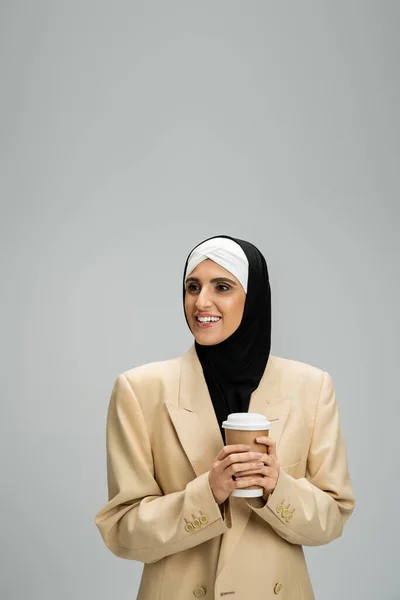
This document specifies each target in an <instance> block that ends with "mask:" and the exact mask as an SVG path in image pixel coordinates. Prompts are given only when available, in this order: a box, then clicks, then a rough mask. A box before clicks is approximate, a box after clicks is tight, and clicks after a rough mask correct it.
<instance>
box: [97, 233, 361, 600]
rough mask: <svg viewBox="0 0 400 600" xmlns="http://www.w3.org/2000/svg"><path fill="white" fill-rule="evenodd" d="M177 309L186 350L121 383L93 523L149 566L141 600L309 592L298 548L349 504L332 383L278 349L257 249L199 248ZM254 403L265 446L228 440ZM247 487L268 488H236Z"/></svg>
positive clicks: (319, 535) (306, 599) (323, 532)
mask: <svg viewBox="0 0 400 600" xmlns="http://www.w3.org/2000/svg"><path fill="white" fill-rule="evenodd" d="M183 305H184V314H185V317H186V321H187V324H188V326H189V328H190V330H191V332H192V334H193V337H194V344H193V345H192V346H191V348H190V349H189V351H188V352H186V354H185V355H184V356H181V357H179V358H176V359H173V360H167V361H163V362H155V363H151V364H148V365H142V366H138V367H135V368H134V369H130V370H129V371H126V372H125V373H122V374H121V375H120V376H119V377H118V379H117V380H116V382H115V384H114V388H113V391H112V394H111V399H110V405H109V410H108V416H107V473H108V503H107V504H106V505H105V506H104V507H103V508H102V509H101V510H100V512H99V513H98V514H97V515H96V525H97V527H98V528H99V530H100V533H101V535H102V537H103V539H104V542H105V544H106V545H107V547H108V548H109V549H110V550H111V551H112V552H113V553H114V554H115V555H117V556H119V557H121V558H125V559H131V560H138V561H141V562H144V563H145V567H144V569H143V575H142V580H141V584H140V589H139V595H138V597H137V599H138V600H155V599H156V598H160V599H161V598H163V600H187V599H188V598H192V597H193V596H195V597H196V598H206V600H207V599H209V600H217V599H220V598H221V597H224V596H228V595H234V596H235V599H236V600H252V599H254V598H265V599H266V600H267V599H272V598H274V597H276V595H278V594H281V593H282V592H283V595H282V598H290V599H291V600H297V599H298V598H302V600H314V593H313V590H312V586H311V582H310V578H309V574H308V570H307V566H306V562H305V558H304V554H303V550H302V548H301V546H302V545H308V546H310V545H311V546H314V545H319V544H326V543H328V542H330V541H331V540H333V539H335V538H337V537H339V536H340V535H341V534H342V530H343V526H344V524H345V522H346V521H347V519H348V518H349V516H350V515H351V513H352V511H353V508H354V495H353V491H352V486H351V481H350V476H349V473H348V468H347V459H346V452H345V445H344V441H343V436H342V432H341V428H340V422H339V411H338V407H337V403H336V397H335V392H334V388H333V383H332V380H331V378H330V376H329V375H328V373H326V372H324V371H321V370H320V369H317V368H315V367H313V366H311V365H306V364H304V363H300V362H298V361H292V360H288V359H283V358H279V357H277V356H273V355H271V354H270V346H271V290H270V283H269V276H268V269H267V264H266V261H265V258H264V256H263V255H262V254H261V252H260V251H259V250H258V248H256V247H255V246H254V245H253V244H251V243H249V242H246V241H244V240H239V239H236V238H231V237H229V236H217V237H214V238H210V239H208V240H205V241H204V242H202V243H201V244H198V245H197V246H196V247H195V248H194V249H193V250H192V251H191V252H190V253H189V256H188V258H187V260H186V264H185V268H184V273H183ZM249 412H250V413H258V415H263V417H264V420H265V417H266V418H267V419H268V420H269V421H270V423H272V429H271V433H270V436H268V437H264V436H263V437H261V438H260V437H257V438H256V439H257V442H258V443H259V444H260V445H262V448H261V450H262V452H258V453H257V452H251V451H250V447H249V446H246V445H244V444H236V445H234V444H226V443H225V437H224V435H225V431H224V429H223V428H222V427H221V425H222V423H223V421H224V420H226V419H227V416H228V415H229V414H231V413H249ZM246 417H248V415H246ZM253 441H255V440H253ZM249 486H257V487H259V488H262V494H263V495H262V497H258V498H250V497H238V496H236V495H232V492H233V491H235V494H236V492H237V491H238V490H243V489H244V488H246V487H249ZM332 572H333V573H334V572H335V570H334V569H332Z"/></svg>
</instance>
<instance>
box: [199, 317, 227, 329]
mask: <svg viewBox="0 0 400 600" xmlns="http://www.w3.org/2000/svg"><path fill="white" fill-rule="evenodd" d="M221 320H222V319H221V317H196V326H197V327H200V329H207V328H209V327H214V326H215V325H217V323H219V322H220V321H221Z"/></svg>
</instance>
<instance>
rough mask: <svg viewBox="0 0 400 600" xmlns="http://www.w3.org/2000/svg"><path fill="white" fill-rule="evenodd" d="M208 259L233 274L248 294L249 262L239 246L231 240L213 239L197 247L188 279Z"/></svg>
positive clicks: (187, 272) (190, 260) (189, 261)
mask: <svg viewBox="0 0 400 600" xmlns="http://www.w3.org/2000/svg"><path fill="white" fill-rule="evenodd" d="M207 258H209V259H211V260H213V261H214V262H215V263H217V264H218V265H220V266H221V267H223V268H224V269H226V270H227V271H229V272H230V273H232V275H234V276H235V277H236V279H238V280H239V281H240V283H241V284H242V287H243V289H244V291H245V292H246V294H247V282H248V277H249V261H248V260H247V256H246V255H245V253H244V251H243V249H242V248H241V246H239V244H237V243H236V242H234V241H233V240H230V239H229V238H212V239H211V240H207V241H206V242H203V243H202V244H200V246H197V248H195V249H194V250H193V252H192V253H191V255H190V257H189V260H188V265H187V269H186V275H185V279H186V277H188V276H189V275H190V273H191V272H192V271H193V270H194V269H195V268H196V267H197V265H199V264H200V263H201V262H203V260H206V259H207Z"/></svg>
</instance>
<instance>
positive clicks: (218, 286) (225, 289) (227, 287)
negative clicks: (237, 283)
mask: <svg viewBox="0 0 400 600" xmlns="http://www.w3.org/2000/svg"><path fill="white" fill-rule="evenodd" d="M216 287H217V290H218V291H220V292H228V291H229V290H230V289H231V288H230V286H229V285H227V284H226V283H219V284H218V285H217V286H216ZM221 288H224V289H221Z"/></svg>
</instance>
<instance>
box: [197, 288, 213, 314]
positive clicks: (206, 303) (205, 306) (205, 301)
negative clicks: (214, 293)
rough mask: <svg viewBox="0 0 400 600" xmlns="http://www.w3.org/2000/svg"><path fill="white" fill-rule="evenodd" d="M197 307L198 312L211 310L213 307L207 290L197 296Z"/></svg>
mask: <svg viewBox="0 0 400 600" xmlns="http://www.w3.org/2000/svg"><path fill="white" fill-rule="evenodd" d="M195 306H196V308H197V310H200V311H201V310H202V311H205V310H209V309H210V308H211V307H212V300H211V298H210V297H209V295H208V293H207V290H206V289H205V288H203V289H202V290H201V292H200V294H199V295H198V296H197V299H196V302H195Z"/></svg>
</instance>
